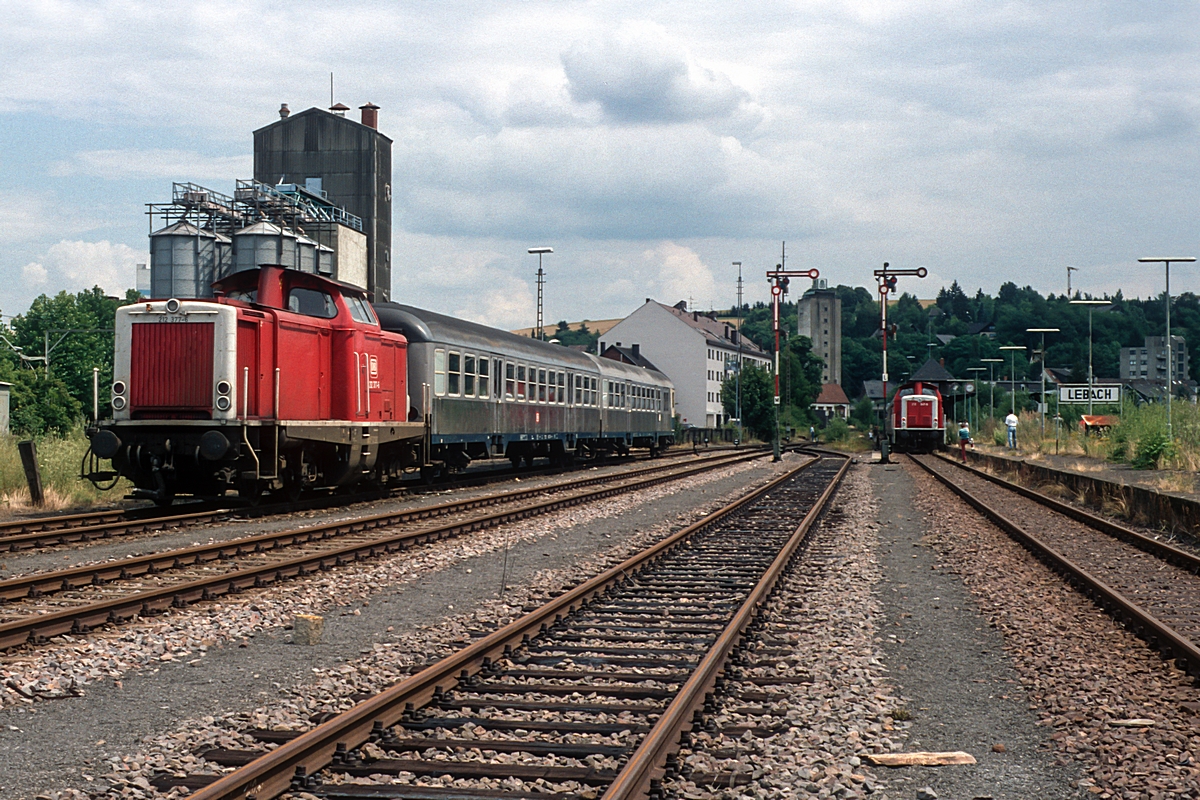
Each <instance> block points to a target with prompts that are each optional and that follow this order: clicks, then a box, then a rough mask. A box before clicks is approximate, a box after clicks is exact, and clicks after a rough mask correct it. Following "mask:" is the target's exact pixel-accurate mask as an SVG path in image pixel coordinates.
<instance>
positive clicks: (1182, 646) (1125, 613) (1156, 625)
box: [910, 456, 1200, 678]
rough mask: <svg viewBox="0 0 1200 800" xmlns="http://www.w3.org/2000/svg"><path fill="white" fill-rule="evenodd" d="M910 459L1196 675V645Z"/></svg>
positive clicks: (1199, 672) (1199, 669) (1199, 661)
mask: <svg viewBox="0 0 1200 800" xmlns="http://www.w3.org/2000/svg"><path fill="white" fill-rule="evenodd" d="M910 458H912V461H913V462H914V463H915V464H917V465H918V466H919V467H921V469H923V470H925V471H926V472H928V473H929V474H930V475H932V476H933V477H934V478H936V479H937V480H938V481H940V482H941V483H942V484H943V485H944V486H946V487H948V488H949V489H950V490H951V491H952V492H954V493H955V494H956V495H958V496H959V497H961V498H962V499H963V500H965V501H966V502H967V503H968V504H969V505H970V506H971V507H972V508H974V509H975V510H977V511H979V512H980V513H981V514H983V515H984V516H985V517H987V518H988V519H990V520H991V521H992V522H994V523H995V524H996V525H997V526H999V527H1000V528H1001V529H1002V530H1003V531H1004V532H1005V533H1007V534H1008V535H1009V536H1011V537H1012V538H1013V539H1015V540H1016V541H1017V542H1018V543H1020V544H1021V545H1022V546H1023V547H1025V548H1026V549H1027V550H1029V551H1030V552H1032V553H1033V554H1034V555H1035V556H1037V557H1038V558H1040V559H1041V560H1042V561H1044V562H1045V563H1046V564H1047V565H1049V566H1050V568H1051V569H1053V570H1055V571H1056V572H1059V573H1062V574H1065V575H1066V576H1067V578H1068V580H1069V581H1070V582H1071V583H1072V584H1073V585H1074V586H1076V587H1077V588H1079V589H1081V590H1082V591H1083V592H1084V593H1085V594H1087V595H1089V596H1090V597H1092V598H1093V599H1094V600H1095V601H1096V602H1097V604H1098V605H1100V606H1101V607H1102V608H1104V610H1105V611H1107V612H1108V613H1109V614H1111V615H1112V616H1113V617H1115V618H1117V619H1119V620H1121V621H1123V622H1124V623H1125V625H1126V627H1128V628H1129V629H1131V630H1132V631H1133V632H1134V633H1136V634H1137V635H1138V636H1140V637H1141V638H1143V639H1145V640H1146V642H1147V643H1148V644H1149V645H1150V646H1151V647H1153V648H1155V649H1157V650H1158V651H1159V652H1160V653H1161V654H1162V655H1163V657H1164V658H1172V657H1173V658H1174V659H1175V661H1176V664H1177V665H1178V666H1179V667H1180V668H1181V669H1184V670H1186V671H1187V672H1188V673H1189V674H1190V675H1192V676H1193V677H1196V678H1200V647H1197V645H1196V644H1195V643H1194V642H1192V641H1190V640H1189V639H1187V638H1186V637H1184V636H1182V635H1181V634H1180V633H1179V632H1178V631H1176V630H1175V629H1174V628H1172V627H1171V626H1169V625H1167V624H1166V623H1164V622H1163V621H1162V620H1160V619H1158V618H1157V617H1155V616H1154V615H1153V614H1151V613H1150V612H1148V611H1146V610H1145V609H1144V608H1142V607H1141V606H1139V605H1137V604H1136V603H1134V602H1133V601H1131V600H1130V599H1129V598H1127V597H1125V596H1124V595H1123V594H1121V593H1120V592H1118V591H1117V590H1115V589H1113V588H1112V587H1111V586H1109V585H1108V584H1106V583H1105V582H1104V581H1102V580H1100V579H1099V578H1097V577H1095V576H1094V575H1092V574H1091V573H1089V572H1087V571H1086V570H1084V569H1083V568H1082V567H1080V566H1079V565H1078V564H1076V563H1074V562H1073V561H1071V560H1070V559H1068V558H1066V557H1065V556H1063V555H1062V554H1060V553H1058V552H1057V551H1056V550H1054V549H1053V548H1052V547H1050V546H1049V545H1048V544H1046V543H1045V542H1043V541H1042V540H1041V539H1040V538H1038V537H1037V536H1035V535H1034V534H1032V533H1030V532H1029V531H1026V530H1025V529H1024V528H1022V527H1021V526H1019V525H1017V524H1016V523H1015V522H1013V521H1012V520H1010V519H1008V517H1006V516H1005V515H1003V514H1001V513H1000V512H999V511H997V510H995V509H994V508H992V507H991V506H989V505H987V504H986V503H984V502H983V501H982V500H979V499H978V498H976V497H975V496H974V495H972V494H971V493H970V492H968V491H967V490H965V489H963V488H962V487H961V486H958V485H957V484H955V483H954V482H953V481H951V480H950V479H949V478H947V477H946V476H944V475H942V474H940V473H939V472H937V470H935V469H933V468H932V467H931V466H929V465H928V464H926V463H924V462H923V461H921V460H920V459H918V458H913V457H912V456H910Z"/></svg>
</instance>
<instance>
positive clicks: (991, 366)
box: [979, 358, 1015, 419]
mask: <svg viewBox="0 0 1200 800" xmlns="http://www.w3.org/2000/svg"><path fill="white" fill-rule="evenodd" d="M979 360H980V361H982V362H983V363H985V364H987V365H988V385H989V386H991V387H992V396H991V399H990V400H989V401H988V409H989V410H988V416H989V417H992V418H993V419H995V417H996V365H997V364H1003V363H1004V359H1003V358H981V359H979ZM1014 402H1015V401H1014Z"/></svg>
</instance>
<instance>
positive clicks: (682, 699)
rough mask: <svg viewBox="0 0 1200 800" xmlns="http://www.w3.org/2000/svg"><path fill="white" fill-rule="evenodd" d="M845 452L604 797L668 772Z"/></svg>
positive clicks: (645, 788)
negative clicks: (672, 756)
mask: <svg viewBox="0 0 1200 800" xmlns="http://www.w3.org/2000/svg"><path fill="white" fill-rule="evenodd" d="M842 457H843V458H845V463H844V464H842V467H841V469H840V470H838V472H837V474H836V475H835V476H834V477H833V480H831V481H830V482H829V485H828V486H827V487H825V491H824V492H822V494H821V496H820V497H819V498H818V499H817V501H816V502H815V503H813V506H812V508H811V509H809V511H808V513H807V514H805V516H804V519H803V520H802V521H801V522H800V525H799V526H798V527H797V528H796V530H795V532H794V533H793V534H792V536H791V538H790V539H788V542H787V544H786V545H784V547H783V549H782V550H780V551H779V554H778V555H777V556H776V557H775V560H774V561H773V562H772V563H771V566H770V567H769V568H768V569H767V571H766V572H765V573H763V576H762V578H761V579H760V580H759V581H758V584H757V585H756V586H755V587H754V589H753V591H751V592H750V595H749V596H748V597H747V598H746V600H745V602H743V603H742V606H741V608H740V609H738V612H737V614H735V615H734V617H733V619H732V620H730V622H729V624H728V625H727V626H726V627H725V630H724V631H722V632H721V635H720V636H719V637H717V641H716V642H715V643H714V644H713V646H712V648H711V649H709V651H708V653H706V654H705V656H704V658H703V659H702V660H701V661H700V664H699V666H697V667H696V670H695V671H694V672H693V673H692V675H691V677H690V678H688V680H687V682H686V683H685V684H684V685H683V688H682V689H680V690H679V694H677V695H676V696H675V699H674V700H672V701H671V703H670V705H668V706H667V709H666V711H664V712H663V714H662V716H661V717H659V718H658V721H657V722H655V724H654V727H652V728H651V729H650V732H649V733H647V734H646V736H645V738H643V739H642V741H641V743H640V744H639V745H638V748H637V750H635V751H634V752H633V754H632V755H631V756H630V757H629V761H628V763H627V764H626V765H625V767H624V768H623V769H622V770H621V772H620V773H619V774H618V775H617V777H616V779H614V780H613V782H612V783H611V784H610V785H609V787H608V789H607V790H606V791H605V792H604V795H603V796H602V797H603V800H631V798H635V797H637V798H641V797H646V796H647V795H648V794H649V792H650V787H651V782H652V781H655V780H658V779H660V778H662V776H663V774H664V764H665V763H666V760H667V756H668V755H670V754H671V753H673V752H675V751H677V750H678V747H679V740H680V736H681V735H683V734H684V733H685V732H686V731H689V730H690V728H691V725H692V720H693V715H694V714H695V712H696V711H698V710H699V709H700V708H701V707H702V706H703V705H704V700H705V695H706V694H708V693H709V692H711V691H712V690H713V686H714V685H715V684H716V681H717V676H718V674H719V673H720V671H721V669H722V668H723V667H724V666H725V663H726V662H727V661H728V660H729V654H730V652H731V651H732V650H733V648H734V647H735V646H736V645H737V644H738V642H739V640H740V639H741V638H742V636H743V635H744V633H745V630H746V626H747V625H749V624H750V622H751V621H752V620H753V619H754V617H755V616H757V614H758V611H759V608H760V607H761V605H762V603H763V601H764V600H766V599H767V598H768V597H769V596H770V594H771V592H772V591H773V590H774V588H775V585H776V583H777V582H778V580H779V577H780V576H781V575H782V574H783V573H784V571H785V570H786V569H787V567H788V565H789V564H790V563H791V561H792V559H793V558H794V557H795V555H796V552H797V550H798V549H799V547H800V545H801V544H802V543H803V542H804V540H805V538H806V537H807V536H808V533H809V531H810V530H811V529H812V526H813V524H814V523H815V522H816V521H817V518H818V517H820V516H821V514H822V512H824V510H825V506H826V505H827V504H828V503H829V499H830V498H831V497H833V493H834V492H835V491H836V490H837V487H838V484H840V483H841V481H842V478H843V476H845V474H846V471H847V470H848V469H849V468H850V458H848V457H846V456H842Z"/></svg>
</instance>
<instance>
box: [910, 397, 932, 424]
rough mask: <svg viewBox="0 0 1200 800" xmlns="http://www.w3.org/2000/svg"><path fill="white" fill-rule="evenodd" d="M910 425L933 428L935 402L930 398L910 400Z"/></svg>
mask: <svg viewBox="0 0 1200 800" xmlns="http://www.w3.org/2000/svg"><path fill="white" fill-rule="evenodd" d="M906 410H907V412H908V427H910V428H932V427H933V403H932V402H931V401H928V400H910V401H909V402H908V408H907V409H906Z"/></svg>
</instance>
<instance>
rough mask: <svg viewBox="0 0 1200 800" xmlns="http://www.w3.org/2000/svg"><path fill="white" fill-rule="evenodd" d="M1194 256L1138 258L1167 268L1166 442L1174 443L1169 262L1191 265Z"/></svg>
mask: <svg viewBox="0 0 1200 800" xmlns="http://www.w3.org/2000/svg"><path fill="white" fill-rule="evenodd" d="M1195 260H1196V259H1195V257H1194V256H1174V257H1165V258H1163V257H1147V258H1139V259H1138V261H1140V262H1142V263H1161V264H1163V265H1164V266H1165V267H1166V268H1167V341H1166V345H1167V441H1168V442H1173V441H1175V439H1174V436H1173V432H1172V430H1171V394H1172V389H1173V387H1172V386H1171V366H1172V364H1171V362H1172V361H1174V360H1175V349H1174V348H1173V347H1171V262H1172V261H1179V262H1183V263H1191V262H1192V261H1195Z"/></svg>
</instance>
